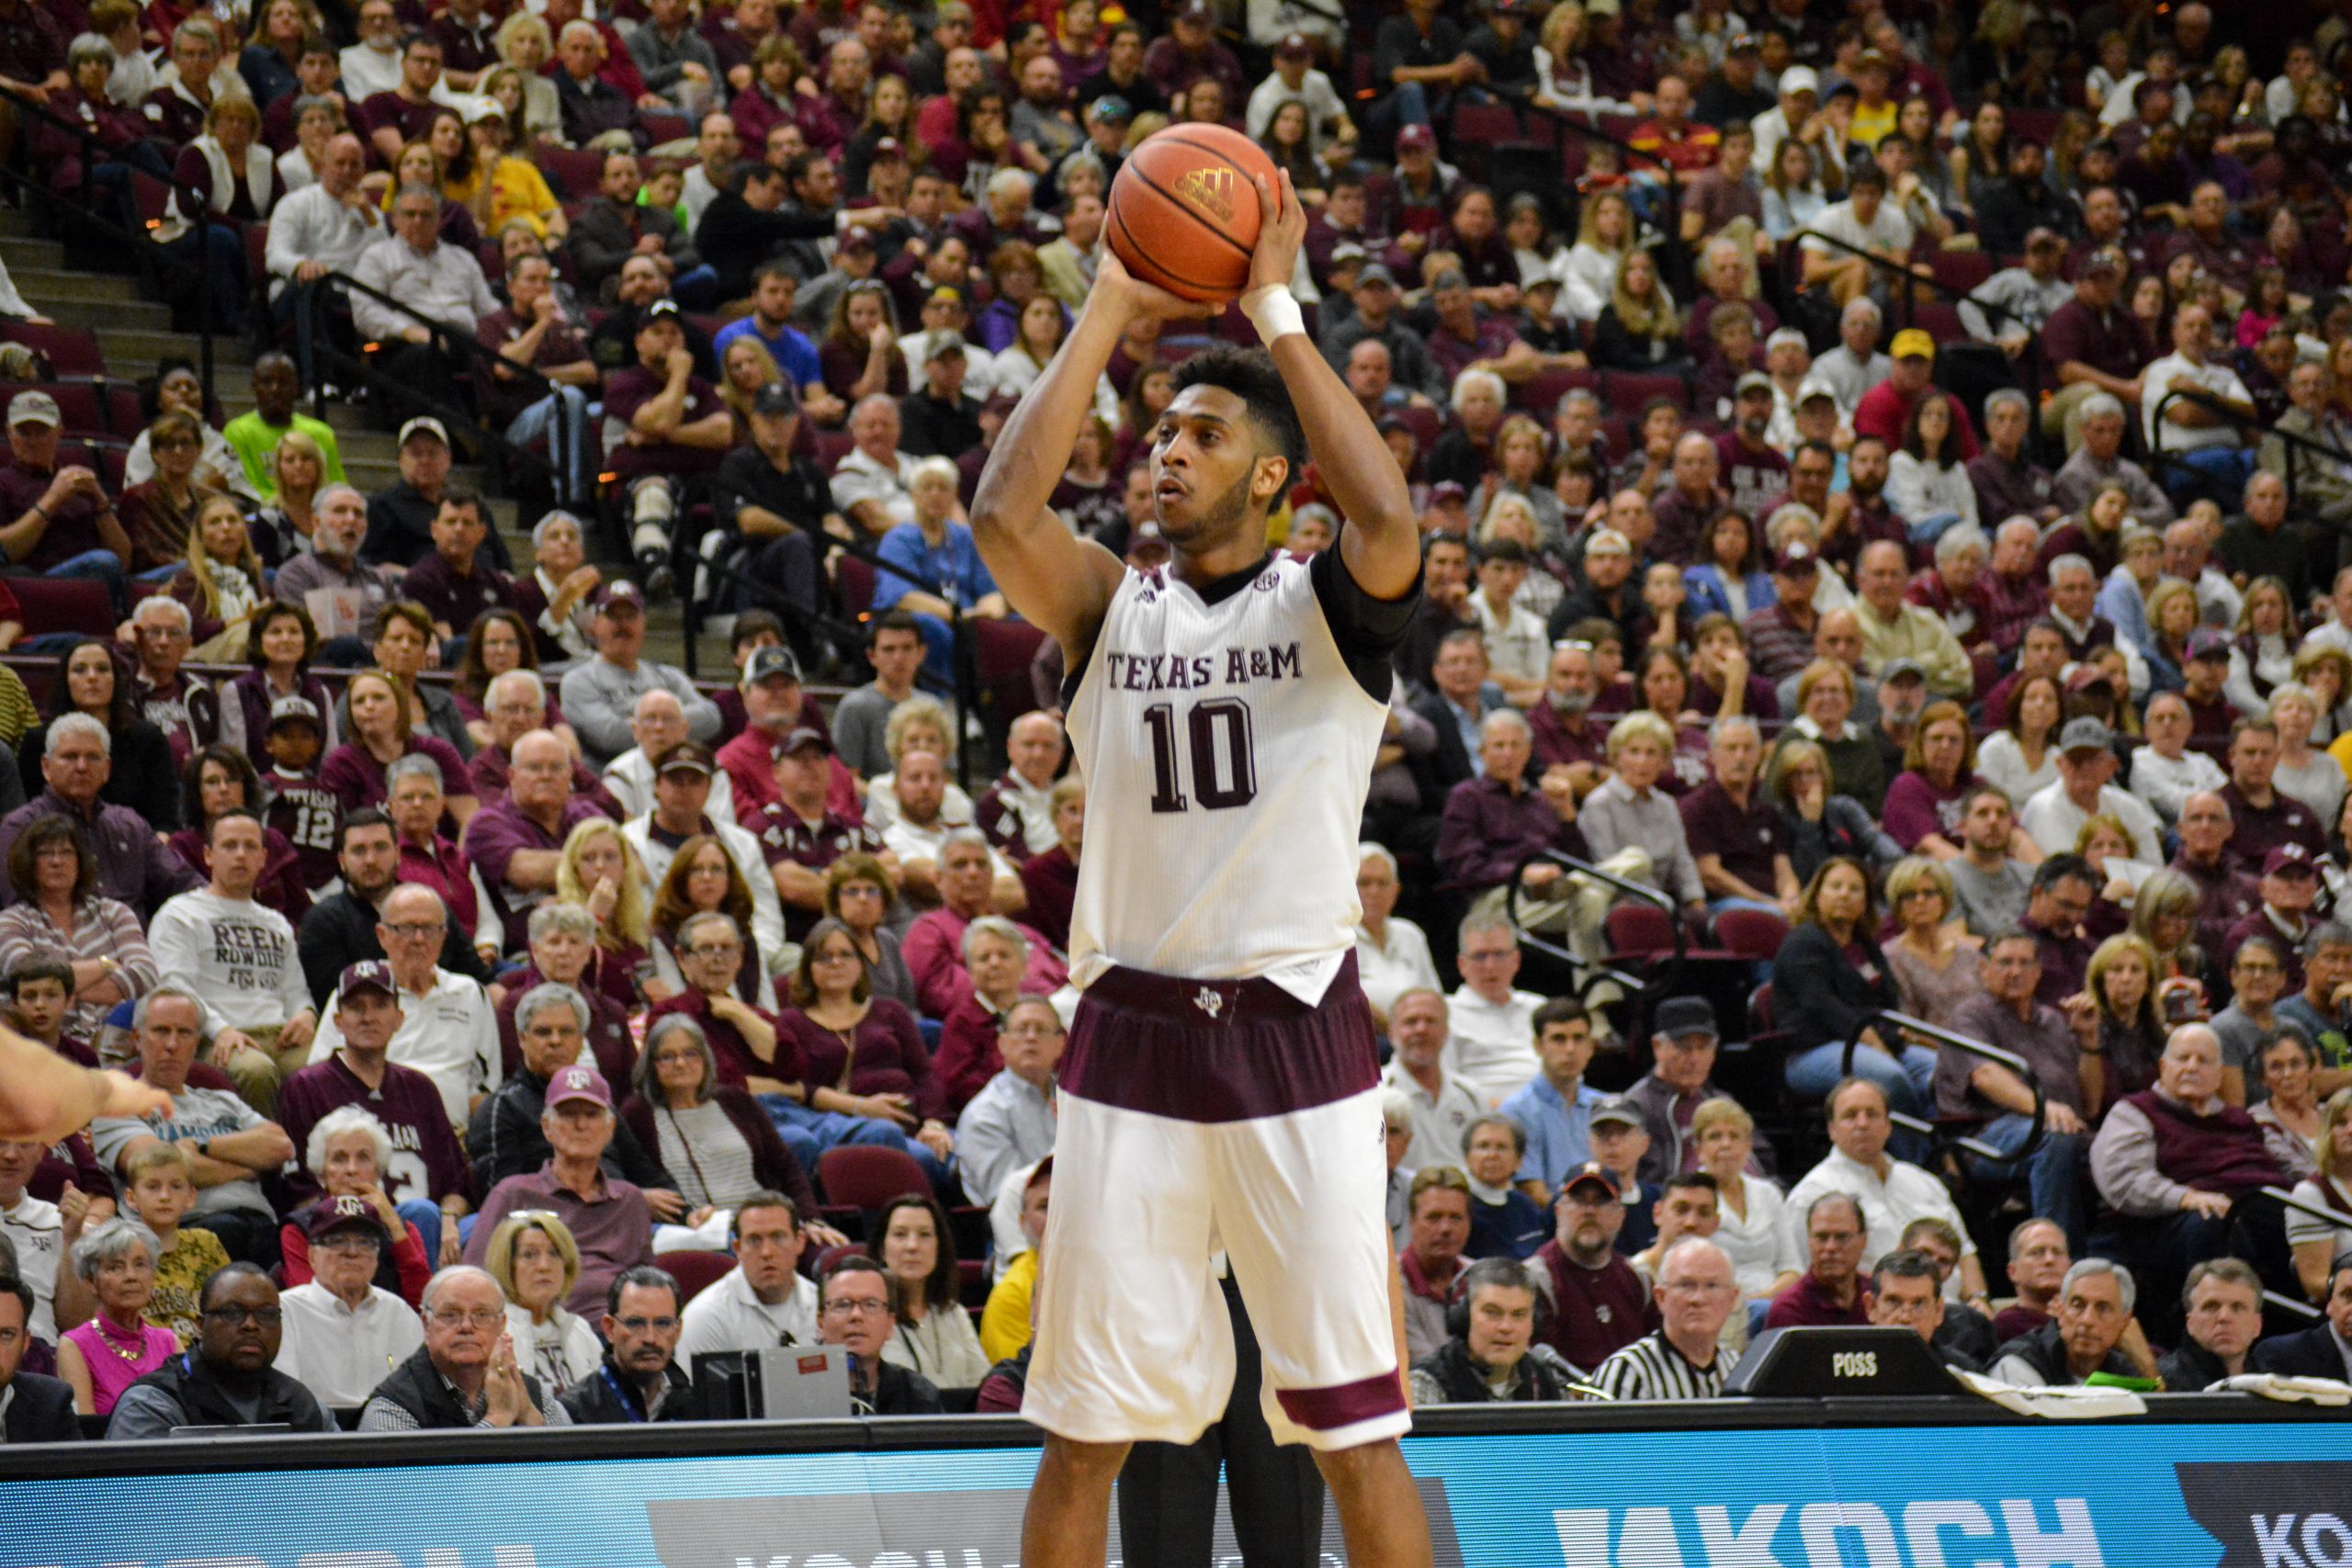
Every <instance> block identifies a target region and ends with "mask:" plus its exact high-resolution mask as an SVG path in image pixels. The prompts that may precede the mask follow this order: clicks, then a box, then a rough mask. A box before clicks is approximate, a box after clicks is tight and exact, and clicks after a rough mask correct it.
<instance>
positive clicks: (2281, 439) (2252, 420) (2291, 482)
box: [2148, 387, 2352, 506]
mask: <svg viewBox="0 0 2352 1568" xmlns="http://www.w3.org/2000/svg"><path fill="white" fill-rule="evenodd" d="M2176 402H2188V403H2194V404H2196V405H2197V406H2198V407H2199V408H2201V409H2203V410H2205V411H2206V412H2208V413H2213V414H2219V415H2220V416H2221V417H2222V418H2223V419H2226V420H2228V421H2229V422H2230V423H2232V424H2234V425H2236V426H2237V427H2238V428H2239V429H2240V430H2242V431H2244V430H2250V431H2253V432H2255V433H2256V434H2257V435H2260V436H2262V437H2264V438H2266V439H2267V438H2271V437H2276V438H2277V440H2278V444H2279V445H2280V446H2282V447H2284V448H2285V449H2286V453H2287V472H2286V476H2285V478H2286V481H2287V504H2288V505H2289V506H2292V505H2294V504H2295V454H2296V453H2297V452H2298V451H2305V450H2308V451H2311V452H2314V453H2317V454H2318V455H2319V456H2320V457H2329V458H2333V459H2335V461H2336V462H2338V463H2342V464H2345V465H2346V466H2347V467H2352V452H2346V450H2344V448H2343V447H2341V446H2330V445H2329V444H2328V443H2326V442H2324V441H2314V440H2312V438H2311V437H2310V436H2308V435H2299V434H2296V433H2295V432H2293V431H2291V430H2281V429H2279V428H2278V426H2277V425H2275V424H2265V423H2262V421H2261V420H2260V419H2259V418H2258V417H2256V416H2255V415H2252V414H2249V413H2247V412H2245V410H2243V409H2240V408H2236V407H2234V406H2233V405H2232V404H2230V403H2228V402H2225V401H2224V400H2222V399H2220V398H2217V397H2215V396H2214V395H2213V394H2212V393H2211V392H2209V391H2207V390H2206V389H2204V388H2202V387H2167V388H2166V389H2165V390H2164V392H2163V394H2162V395H2161V396H2159V397H2158V398H2157V399H2156V406H2155V408H2154V410H2153V411H2152V412H2150V413H2149V415H2148V422H2149V423H2151V424H2153V425H2154V426H2155V430H2156V439H2155V443H2154V446H2153V447H2152V448H2151V449H2150V451H2149V454H2148V456H2149V457H2150V459H2151V460H2152V461H2153V460H2154V459H2156V458H2160V457H2164V456H2165V453H2166V452H2168V451H2171V450H2173V448H2171V447H2168V446H2165V435H2166V434H2167V433H2168V432H2167V427H2166V426H2165V410H2166V409H2168V408H2170V407H2171V406H2172V405H2173V404H2174V403H2176Z"/></svg>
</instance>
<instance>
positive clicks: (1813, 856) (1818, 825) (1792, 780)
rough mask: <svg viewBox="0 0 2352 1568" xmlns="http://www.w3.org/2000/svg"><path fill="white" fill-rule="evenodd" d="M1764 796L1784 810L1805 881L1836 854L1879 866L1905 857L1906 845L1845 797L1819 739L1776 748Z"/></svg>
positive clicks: (1792, 861)
mask: <svg viewBox="0 0 2352 1568" xmlns="http://www.w3.org/2000/svg"><path fill="white" fill-rule="evenodd" d="M1764 798H1765V800H1766V801H1768V802H1769V803H1770V805H1771V807H1772V809H1773V810H1775V811H1777V812H1779V813H1780V814H1781V828H1782V829H1785V830H1786V831H1787V833H1788V837H1789V865H1790V867H1791V868H1792V870H1794V871H1795V873H1796V874H1797V880H1798V881H1799V882H1801V883H1802V882H1810V881H1812V880H1813V874H1814V873H1815V872H1816V871H1818V870H1820V869H1821V867H1822V865H1823V863H1825V862H1826V861H1827V860H1828V859H1829V858H1830V857H1831V856H1833V855H1845V856H1847V857H1849V858H1850V859H1853V860H1857V861H1860V862H1862V863H1866V864H1869V865H1873V866H1888V865H1892V864H1894V863H1895V862H1896V861H1897V860H1900V859H1901V858H1902V857H1903V851H1902V848H1901V847H1900V846H1899V845H1897V844H1896V843H1895V841H1894V840H1893V839H1890V838H1888V837H1887V836H1886V834H1885V833H1884V832H1883V831H1881V830H1880V829H1879V825H1878V823H1877V822H1876V821H1875V820H1873V819H1872V818H1871V814H1870V813H1869V812H1867V811H1865V810H1863V809H1862V807H1861V803H1860V802H1859V801H1857V800H1855V799H1854V798H1853V796H1851V795H1840V794H1838V791H1837V784H1836V780H1835V779H1833V778H1832V777H1831V775H1830V771H1829V754H1828V753H1827V752H1826V751H1824V750H1822V749H1821V745H1820V743H1819V742H1818V741H1815V740H1810V739H1806V738H1804V736H1801V735H1792V736H1790V737H1788V738H1786V739H1782V740H1781V743H1780V744H1779V745H1778V746H1777V747H1775V748H1774V749H1773V750H1772V757H1771V761H1769V762H1767V763H1765V765H1764Z"/></svg>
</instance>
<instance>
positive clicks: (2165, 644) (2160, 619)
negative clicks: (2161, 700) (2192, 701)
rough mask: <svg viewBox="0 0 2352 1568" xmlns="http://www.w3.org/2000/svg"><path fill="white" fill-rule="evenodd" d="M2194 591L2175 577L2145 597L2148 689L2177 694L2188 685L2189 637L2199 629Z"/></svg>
mask: <svg viewBox="0 0 2352 1568" xmlns="http://www.w3.org/2000/svg"><path fill="white" fill-rule="evenodd" d="M2198 615H2199V612H2198V607H2197V590H2196V589H2195V588H2193V587H2191V586H2190V585H2189V584H2188V583H2186V582H2183V581H2181V580H2180V579H2179V578H2177V577H2167V578H2165V579H2163V580H2161V581H2158V582H2157V584H2156V586H2155V587H2154V590H2152V591H2151V592H2149V594H2148V646H2147V647H2146V649H2143V651H2144V652H2145V653H2146V655H2147V660H2148V689H2149V692H2150V693H2151V694H2154V693H2157V692H2177V691H2179V690H2180V689H2181V687H2182V686H2184V685H2186V684H2187V683H2188V679H2187V678H2188V637H2189V634H2190V633H2191V632H2194V631H2195V630H2196V629H2197V626H2198Z"/></svg>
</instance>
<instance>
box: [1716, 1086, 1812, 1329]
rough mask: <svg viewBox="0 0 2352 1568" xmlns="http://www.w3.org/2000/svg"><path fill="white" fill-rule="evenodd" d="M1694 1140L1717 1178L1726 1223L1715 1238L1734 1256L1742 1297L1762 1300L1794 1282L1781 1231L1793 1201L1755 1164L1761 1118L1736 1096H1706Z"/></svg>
mask: <svg viewBox="0 0 2352 1568" xmlns="http://www.w3.org/2000/svg"><path fill="white" fill-rule="evenodd" d="M1691 1147H1692V1148H1695V1149H1696V1150H1698V1151H1699V1168H1700V1169H1701V1170H1703V1171H1705V1172H1706V1173H1707V1174H1708V1175H1709V1176H1712V1177H1713V1178H1714V1179H1715V1200H1716V1201H1715V1207H1716V1211H1717V1213H1718V1214H1719V1215H1720V1216H1721V1219H1722V1225H1721V1228H1719V1229H1718V1230H1717V1231H1716V1232H1715V1235H1714V1243H1715V1245H1716V1246H1717V1247H1722V1248H1723V1249H1724V1253H1725V1254H1726V1255H1728V1256H1729V1257H1730V1258H1731V1268H1732V1277H1733V1278H1734V1279H1735V1280H1737V1281H1738V1284H1739V1293H1740V1296H1741V1299H1743V1300H1745V1301H1761V1300H1763V1299H1765V1298H1768V1297H1770V1296H1772V1295H1774V1294H1777V1293H1778V1292H1781V1291H1783V1290H1785V1289H1787V1288H1788V1287H1789V1286H1790V1285H1792V1284H1794V1283H1795V1282H1796V1270H1795V1269H1791V1268H1788V1267H1787V1266H1786V1253H1785V1249H1784V1246H1783V1236H1782V1221H1783V1216H1784V1215H1785V1214H1786V1213H1787V1210H1788V1201H1787V1200H1786V1198H1785V1197H1784V1196H1783V1195H1782V1194H1781V1189H1780V1187H1779V1186H1778V1185H1777V1184H1775V1183H1774V1182H1773V1181H1771V1180H1770V1179H1769V1178H1766V1177H1762V1176H1758V1175H1757V1174H1756V1173H1755V1171H1754V1170H1753V1169H1752V1167H1753V1165H1754V1164H1755V1154H1756V1118H1754V1117H1753V1116H1750V1115H1749V1114H1748V1113H1747V1111H1745V1110H1743V1109H1742V1108H1741V1106H1740V1103H1739V1101H1737V1100H1732V1099H1728V1098H1724V1097H1718V1098H1716V1099H1713V1100H1701V1101H1700V1102H1699V1107H1698V1109H1697V1110H1695V1111H1692V1112H1691Z"/></svg>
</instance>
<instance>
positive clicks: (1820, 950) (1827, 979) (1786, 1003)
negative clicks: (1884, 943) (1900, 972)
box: [1772, 921, 1899, 1051]
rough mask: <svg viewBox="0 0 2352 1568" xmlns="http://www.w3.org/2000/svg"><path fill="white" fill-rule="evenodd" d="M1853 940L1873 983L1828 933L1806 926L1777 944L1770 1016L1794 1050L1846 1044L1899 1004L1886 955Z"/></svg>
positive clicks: (1862, 940) (1865, 937)
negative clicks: (1877, 1014) (1875, 1016)
mask: <svg viewBox="0 0 2352 1568" xmlns="http://www.w3.org/2000/svg"><path fill="white" fill-rule="evenodd" d="M1858 940H1859V941H1860V946H1861V949H1862V953H1863V956H1864V958H1865V959H1866V960H1867V961H1868V962H1869V964H1870V965H1871V968H1872V970H1873V971H1874V972H1875V974H1876V976H1877V977H1876V978H1875V979H1865V978H1863V976H1862V972H1861V971H1860V970H1859V969H1857V968H1855V967H1854V965H1853V964H1851V963H1849V962H1848V960H1847V957H1846V955H1845V953H1842V952H1840V951H1839V950H1838V943H1837V942H1835V941H1834V940H1832V938H1831V937H1830V935H1829V933H1828V932H1827V931H1824V930H1823V929H1822V928H1821V927H1819V926H1817V925H1814V924H1812V923H1811V922H1810V921H1808V922H1807V923H1805V924H1804V925H1801V926H1799V927H1798V928H1797V929H1796V930H1794V931H1791V932H1790V933H1789V937H1788V940H1787V941H1786V942H1782V943H1781V953H1780V956H1779V957H1778V958H1776V959H1774V960H1773V962H1772V1016H1773V1021H1775V1022H1776V1023H1778V1024H1779V1025H1780V1026H1781V1028H1782V1029H1784V1030H1786V1031H1788V1032H1789V1033H1790V1034H1791V1035H1792V1037H1793V1038H1792V1041H1791V1044H1792V1047H1793V1048H1794V1049H1796V1050H1800V1051H1806V1050H1811V1049H1812V1048H1813V1047H1814V1046H1815V1045H1823V1044H1828V1043H1833V1042H1837V1043H1843V1042H1845V1041H1848V1040H1851V1039H1852V1038H1853V1037H1854V1036H1855V1035H1856V1034H1858V1033H1859V1032H1860V1031H1861V1029H1862V1026H1863V1025H1864V1024H1865V1023H1866V1022H1868V1021H1869V1020H1870V1016H1871V1014H1872V1013H1874V1012H1880V1011H1883V1010H1886V1009H1889V1008H1892V1007H1894V1005H1895V1004H1896V1002H1897V1001H1898V1000H1899V998H1897V997H1896V995H1895V989H1894V972H1893V971H1891V970H1890V969H1888V968H1887V966H1886V954H1885V953H1882V952H1880V951H1879V947H1878V943H1877V942H1873V941H1871V939H1870V937H1869V936H1868V935H1867V934H1859V933H1858Z"/></svg>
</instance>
